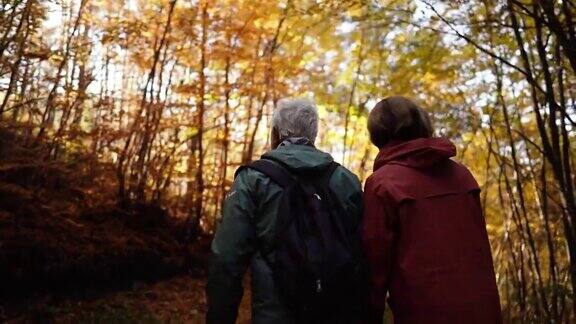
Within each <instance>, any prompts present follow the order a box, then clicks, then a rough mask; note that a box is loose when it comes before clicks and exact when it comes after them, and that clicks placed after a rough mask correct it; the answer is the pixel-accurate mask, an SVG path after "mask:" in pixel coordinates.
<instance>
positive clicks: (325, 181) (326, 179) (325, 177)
mask: <svg viewBox="0 0 576 324" xmlns="http://www.w3.org/2000/svg"><path fill="white" fill-rule="evenodd" d="M338 167H340V164H339V163H338V162H335V161H332V162H331V163H330V164H329V165H328V166H327V167H326V169H324V172H323V173H322V175H321V176H320V178H319V179H318V180H319V181H318V182H317V184H319V185H321V186H322V187H325V188H329V187H330V179H331V178H332V175H333V174H334V171H336V169H338Z"/></svg>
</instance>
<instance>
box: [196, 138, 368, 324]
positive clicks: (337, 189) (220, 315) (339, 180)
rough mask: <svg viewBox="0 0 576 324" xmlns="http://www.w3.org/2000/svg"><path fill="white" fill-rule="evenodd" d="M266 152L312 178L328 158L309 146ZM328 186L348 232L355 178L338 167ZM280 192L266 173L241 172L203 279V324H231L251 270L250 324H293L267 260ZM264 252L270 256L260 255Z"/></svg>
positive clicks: (353, 216) (357, 203) (357, 211)
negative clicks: (205, 318) (205, 306)
mask: <svg viewBox="0 0 576 324" xmlns="http://www.w3.org/2000/svg"><path fill="white" fill-rule="evenodd" d="M286 144H287V145H283V146H280V147H279V148H278V149H276V150H273V151H270V152H268V153H267V154H265V156H266V158H267V159H271V160H273V161H276V162H278V163H280V164H282V165H283V166H284V167H286V168H287V169H288V170H289V171H290V172H291V173H293V174H295V175H304V174H307V175H313V174H316V173H318V172H320V171H321V170H323V169H324V168H325V167H326V166H327V165H329V164H330V163H331V162H332V161H333V160H332V157H331V156H330V155H329V154H327V153H324V152H321V151H319V150H317V149H316V148H314V147H313V146H311V145H298V144H291V143H290V141H287V142H286ZM329 186H330V189H331V190H332V192H333V193H334V195H335V197H336V198H337V199H338V202H339V203H340V205H341V206H342V208H343V209H344V210H343V213H342V215H343V217H346V220H345V221H344V223H345V224H346V226H349V227H350V228H351V229H352V228H356V227H357V226H358V223H359V221H360V215H361V212H362V211H361V201H362V192H361V185H360V182H359V181H358V179H357V177H356V176H355V175H353V174H352V173H351V172H349V171H348V170H346V169H345V168H343V167H338V168H337V169H336V170H335V171H334V173H333V175H332V177H331V178H330V181H329ZM281 195H282V188H281V187H280V186H279V185H278V184H276V183H274V182H273V181H271V179H269V178H268V177H267V176H266V175H264V174H262V173H260V172H258V171H255V170H252V169H244V170H242V171H241V172H240V173H239V174H238V176H237V178H236V180H235V182H234V186H233V188H232V189H231V191H230V193H229V194H228V197H227V199H226V202H225V206H224V215H223V219H222V223H221V224H220V226H219V229H218V232H217V233H216V236H215V238H214V242H213V244H212V252H213V258H212V260H211V265H210V277H209V280H208V287H207V293H208V299H209V300H208V303H209V310H208V322H209V323H233V322H234V321H235V318H236V313H237V307H238V303H239V302H240V299H241V297H242V277H243V274H244V273H245V270H246V268H247V266H248V265H249V264H250V265H251V270H252V316H253V317H252V321H253V323H256V324H258V323H279V324H281V323H296V321H295V319H294V317H293V314H292V312H291V311H290V310H289V308H288V307H287V305H286V304H285V302H284V301H283V300H282V297H281V292H280V291H279V290H278V287H277V285H276V283H275V282H274V279H273V273H272V270H271V268H270V266H269V264H268V262H267V261H265V257H263V253H267V254H268V255H266V260H270V259H273V258H272V257H271V256H272V255H273V253H274V248H273V247H274V244H275V233H276V215H277V212H278V206H279V203H280V198H281ZM264 251H269V252H264Z"/></svg>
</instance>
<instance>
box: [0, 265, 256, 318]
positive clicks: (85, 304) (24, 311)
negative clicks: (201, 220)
mask: <svg viewBox="0 0 576 324" xmlns="http://www.w3.org/2000/svg"><path fill="white" fill-rule="evenodd" d="M204 291H205V280H204V277H203V276H201V277H198V276H191V275H178V276H174V277H172V278H169V279H166V280H162V281H158V282H154V283H146V282H134V283H133V284H132V285H131V287H126V288H124V289H121V290H117V291H109V292H105V293H95V294H90V293H88V294H86V293H85V294H84V296H81V297H79V296H71V295H59V294H47V293H42V294H36V295H34V296H30V297H29V298H28V300H27V301H26V302H23V301H22V300H20V301H18V302H16V303H7V304H6V306H5V307H6V308H5V309H0V312H3V314H0V316H3V320H4V321H5V323H192V324H195V323H198V324H200V323H204V319H205V311H206V297H205V295H204ZM249 300H250V292H249V290H248V289H247V291H246V294H245V296H244V299H243V300H242V305H241V308H240V312H239V317H238V323H239V324H248V323H250V306H249V304H250V302H249ZM0 322H2V320H1V318H0Z"/></svg>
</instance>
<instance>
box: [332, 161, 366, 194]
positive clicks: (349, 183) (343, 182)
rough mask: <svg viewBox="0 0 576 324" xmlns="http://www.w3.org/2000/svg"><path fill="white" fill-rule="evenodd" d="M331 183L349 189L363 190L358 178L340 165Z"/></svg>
mask: <svg viewBox="0 0 576 324" xmlns="http://www.w3.org/2000/svg"><path fill="white" fill-rule="evenodd" d="M331 183H332V184H334V185H339V186H344V187H345V188H347V189H358V190H362V184H361V183H360V179H358V176H356V174H354V173H353V172H352V171H350V170H348V169H347V168H346V167H344V166H342V165H339V166H338V167H337V168H336V170H334V174H333V175H332V180H331Z"/></svg>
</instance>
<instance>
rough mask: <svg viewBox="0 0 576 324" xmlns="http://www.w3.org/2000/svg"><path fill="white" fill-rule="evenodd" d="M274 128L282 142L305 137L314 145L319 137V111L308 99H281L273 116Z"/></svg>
mask: <svg viewBox="0 0 576 324" xmlns="http://www.w3.org/2000/svg"><path fill="white" fill-rule="evenodd" d="M272 128H275V129H276V131H277V132H278V134H279V135H280V140H285V139H287V138H290V137H304V138H307V139H308V140H309V141H311V142H312V143H314V140H315V139H316V135H318V110H317V109H316V105H315V104H314V102H312V101H310V100H308V99H301V98H298V99H281V100H279V101H278V103H277V105H276V110H275V111H274V115H273V116H272Z"/></svg>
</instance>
